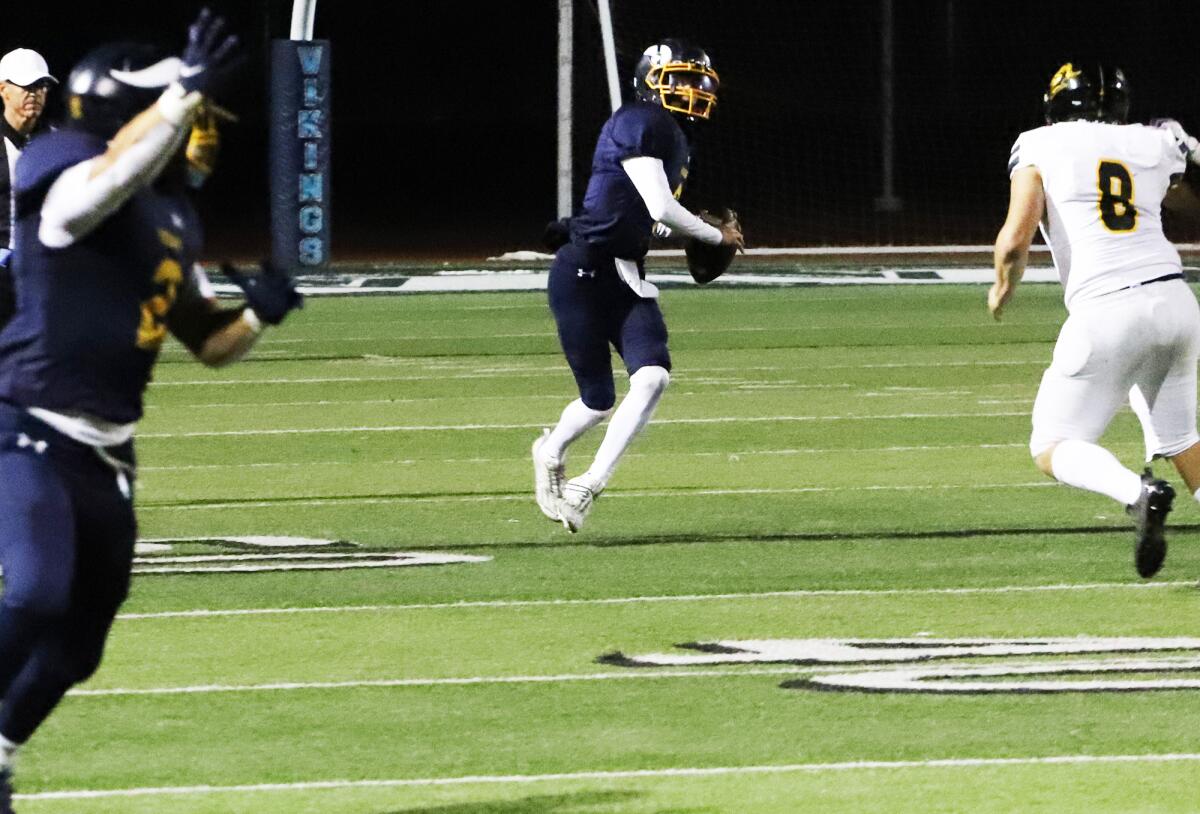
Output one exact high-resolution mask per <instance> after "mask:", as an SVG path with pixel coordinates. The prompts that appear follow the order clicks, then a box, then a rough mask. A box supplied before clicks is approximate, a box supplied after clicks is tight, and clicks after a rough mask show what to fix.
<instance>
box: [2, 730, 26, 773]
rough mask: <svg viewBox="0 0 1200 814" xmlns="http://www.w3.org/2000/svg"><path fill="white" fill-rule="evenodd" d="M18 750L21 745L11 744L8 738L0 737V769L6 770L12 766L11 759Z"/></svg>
mask: <svg viewBox="0 0 1200 814" xmlns="http://www.w3.org/2000/svg"><path fill="white" fill-rule="evenodd" d="M20 748H21V744H19V743H13V742H12V741H10V740H9V739H8V738H6V737H4V736H3V735H0V769H7V768H8V767H10V766H12V762H13V758H14V757H15V756H16V754H17V750H18V749H20Z"/></svg>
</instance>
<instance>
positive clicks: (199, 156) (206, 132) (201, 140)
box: [183, 102, 237, 189]
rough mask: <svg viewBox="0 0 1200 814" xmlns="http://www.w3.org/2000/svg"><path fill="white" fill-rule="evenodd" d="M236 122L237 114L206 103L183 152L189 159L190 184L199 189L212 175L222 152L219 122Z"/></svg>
mask: <svg viewBox="0 0 1200 814" xmlns="http://www.w3.org/2000/svg"><path fill="white" fill-rule="evenodd" d="M221 121H227V122H236V121H237V116H235V115H234V114H232V113H230V112H229V111H228V110H225V109H224V108H223V107H220V106H219V105H215V104H213V103H211V102H207V103H205V105H204V106H203V107H202V108H201V109H200V113H199V114H198V115H197V116H196V121H195V122H193V123H192V132H191V133H190V134H189V135H188V140H187V146H186V147H185V148H184V151H183V154H184V157H185V158H186V159H187V179H188V186H190V187H192V188H193V189H199V188H200V187H201V186H203V185H204V182H205V181H207V180H208V177H209V176H210V175H212V173H213V170H214V169H215V168H216V166H217V156H219V155H220V153H221V131H220V128H219V126H218V124H219V122H221Z"/></svg>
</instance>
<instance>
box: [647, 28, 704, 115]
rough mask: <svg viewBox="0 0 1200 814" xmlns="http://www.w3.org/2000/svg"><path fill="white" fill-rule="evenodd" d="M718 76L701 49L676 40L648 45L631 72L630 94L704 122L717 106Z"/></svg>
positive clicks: (677, 113)
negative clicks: (631, 85)
mask: <svg viewBox="0 0 1200 814" xmlns="http://www.w3.org/2000/svg"><path fill="white" fill-rule="evenodd" d="M720 84H721V79H720V77H718V76H717V72H716V71H715V70H713V66H712V60H710V59H709V57H708V54H707V53H705V52H704V49H702V48H698V47H696V46H694V45H691V44H689V43H686V42H684V41H683V40H677V39H666V40H662V41H661V42H657V43H655V44H654V45H651V46H650V47H649V48H647V49H646V50H645V52H644V53H643V54H642V58H641V59H640V60H638V64H637V66H636V67H635V68H634V71H633V95H634V98H636V99H639V100H640V101H643V102H650V103H651V104H656V105H661V106H662V107H663V109H665V110H668V111H670V112H671V113H673V114H675V115H677V116H680V117H682V118H684V119H685V120H687V121H689V122H695V121H699V120H703V119H708V117H709V116H711V115H712V112H713V109H714V108H715V107H716V106H717V88H718V87H719V86H720Z"/></svg>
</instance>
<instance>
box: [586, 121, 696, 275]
mask: <svg viewBox="0 0 1200 814" xmlns="http://www.w3.org/2000/svg"><path fill="white" fill-rule="evenodd" d="M639 156H645V157H649V158H657V159H659V160H661V161H662V163H663V169H664V170H665V171H666V173H667V181H668V182H669V183H670V185H671V189H672V190H674V192H675V197H676V198H678V197H679V195H680V193H681V192H682V191H683V183H684V181H685V180H686V179H687V167H688V161H689V159H690V153H689V146H688V142H687V137H686V136H685V135H684V133H683V130H682V129H681V128H680V127H679V124H678V123H677V122H676V121H675V119H674V117H672V116H671V114H670V113H668V112H667V111H665V110H663V109H662V108H661V107H659V106H658V105H654V104H650V103H648V102H629V103H627V104H625V105H622V106H621V107H620V108H618V109H617V111H616V112H615V113H613V114H612V117H611V118H609V120H608V121H607V122H605V124H604V127H603V129H601V131H600V138H599V140H598V141H597V142H596V153H595V155H594V156H593V158H592V176H591V178H590V179H589V180H588V186H587V193H586V194H585V195H584V198H583V211H582V212H581V213H580V214H578V215H576V216H574V217H573V218H572V219H571V240H572V241H573V242H575V243H578V244H586V245H588V246H590V247H592V248H594V249H599V250H600V251H602V252H604V253H606V254H608V255H611V256H613V257H621V258H624V259H626V260H641V259H642V258H644V257H645V256H646V252H647V251H649V249H650V229H651V227H653V226H654V221H653V220H652V219H651V217H650V212H649V210H647V209H646V204H645V202H644V201H643V200H642V196H641V195H640V194H638V191H637V187H635V186H634V185H633V181H631V180H629V176H628V175H626V174H625V169H624V168H623V167H622V166H621V162H622V161H624V160H625V159H627V158H635V157H639Z"/></svg>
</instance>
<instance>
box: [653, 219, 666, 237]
mask: <svg viewBox="0 0 1200 814" xmlns="http://www.w3.org/2000/svg"><path fill="white" fill-rule="evenodd" d="M651 231H652V232H654V236H655V237H662V238H667V237H670V236H671V227H670V226H667V224H665V223H662V222H655V224H654V228H653V229H651Z"/></svg>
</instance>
